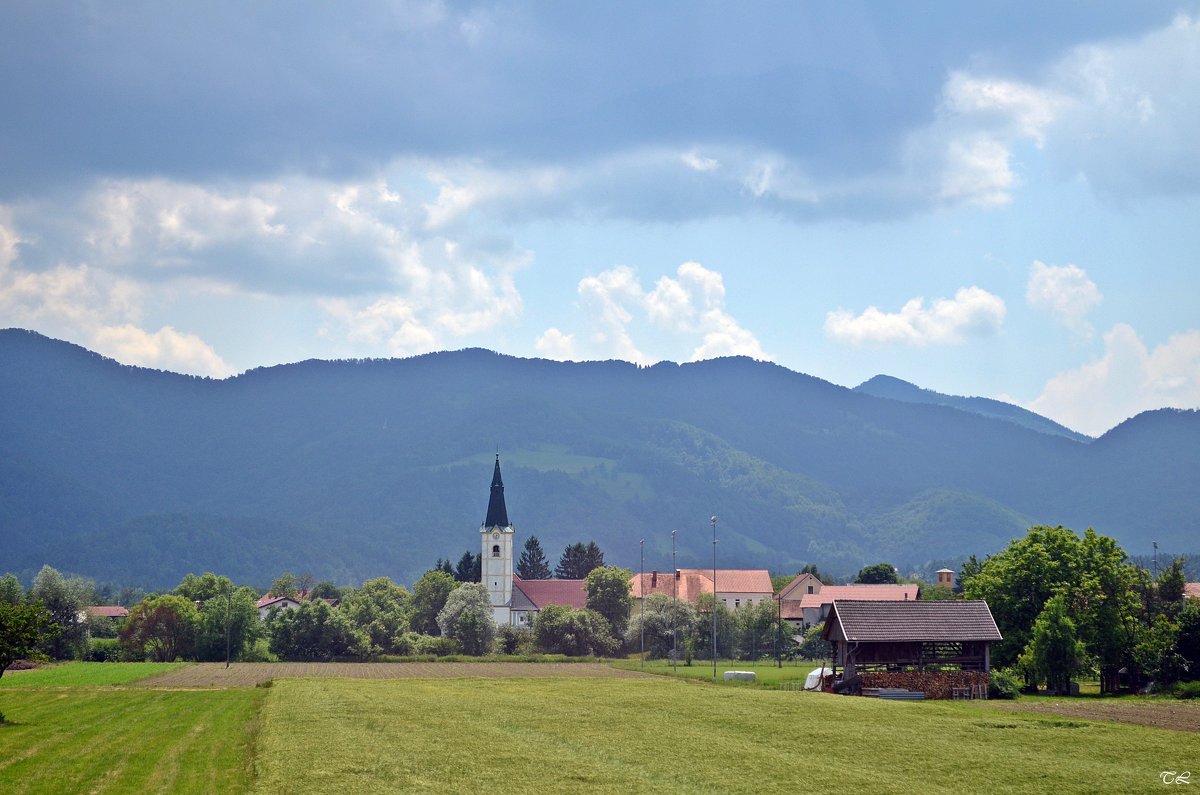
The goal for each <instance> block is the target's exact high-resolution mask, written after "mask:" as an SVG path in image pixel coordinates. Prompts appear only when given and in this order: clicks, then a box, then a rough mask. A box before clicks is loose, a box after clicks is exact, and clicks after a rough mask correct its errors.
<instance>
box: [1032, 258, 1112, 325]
mask: <svg viewBox="0 0 1200 795" xmlns="http://www.w3.org/2000/svg"><path fill="white" fill-rule="evenodd" d="M1102 299H1103V296H1101V295H1100V288H1098V287H1097V286H1096V283H1095V282H1093V281H1092V280H1091V279H1090V278H1088V275H1087V273H1086V272H1085V271H1084V270H1083V268H1081V267H1079V266H1078V265H1072V264H1067V265H1047V264H1046V263H1044V262H1042V261H1040V260H1035V261H1034V263H1033V267H1032V268H1031V269H1030V274H1029V284H1028V286H1027V287H1026V288H1025V300H1026V301H1028V302H1029V304H1030V306H1034V307H1037V308H1039V309H1045V310H1047V311H1048V312H1050V314H1051V315H1053V316H1054V318H1055V319H1056V320H1058V322H1060V323H1062V324H1063V325H1064V326H1066V327H1067V328H1069V329H1071V330H1072V331H1075V332H1076V333H1079V334H1084V335H1089V334H1091V333H1092V327H1091V325H1090V324H1089V323H1088V322H1087V321H1086V320H1085V319H1084V317H1085V316H1086V315H1087V313H1088V312H1089V311H1091V309H1092V307H1094V306H1096V305H1097V304H1099V303H1100V301H1101V300H1102Z"/></svg>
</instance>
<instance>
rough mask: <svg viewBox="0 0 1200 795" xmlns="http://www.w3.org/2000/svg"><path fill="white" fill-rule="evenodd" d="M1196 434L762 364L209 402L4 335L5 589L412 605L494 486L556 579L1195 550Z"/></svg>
mask: <svg viewBox="0 0 1200 795" xmlns="http://www.w3.org/2000/svg"><path fill="white" fill-rule="evenodd" d="M1198 432H1200V424H1198V417H1197V414H1196V413H1195V412H1166V413H1162V412H1158V413H1150V414H1147V415H1143V416H1142V417H1139V418H1135V419H1133V420H1130V421H1129V422H1127V423H1125V424H1124V425H1122V426H1120V427H1119V428H1117V429H1114V430H1113V431H1112V432H1111V433H1110V434H1107V435H1105V436H1104V437H1102V438H1101V439H1099V440H1096V441H1095V442H1093V443H1091V444H1085V443H1081V442H1078V441H1075V440H1072V439H1070V438H1066V437H1064V436H1056V435H1048V434H1046V433H1040V432H1035V431H1032V430H1030V429H1027V428H1024V427H1021V426H1019V425H1015V424H1013V423H1012V422H1009V421H1007V420H1002V419H997V418H992V417H988V416H983V415H980V414H978V413H971V412H964V411H961V410H957V409H954V408H950V407H946V406H940V405H930V404H921V403H912V402H905V401H896V400H890V399H885V398H879V397H875V396H872V395H868V394H862V393H858V392H854V391H851V390H848V389H844V388H842V387H838V386H835V385H833V384H830V383H827V382H825V381H821V380H819V379H816V378H812V377H810V376H806V375H802V374H799V373H794V372H791V371H789V370H786V369H785V368H782V367H779V366H776V365H772V364H768V363H763V362H754V361H751V360H748V359H737V358H735V359H720V360H713V361H708V362H700V363H695V364H687V365H676V364H670V363H663V364H659V365H655V366H653V367H648V368H647V367H637V366H634V365H631V364H627V363H623V362H589V363H561V362H550V361H544V360H531V359H516V358H513V357H507V356H501V355H498V354H495V353H491V352H488V351H482V350H467V351H458V352H453V353H437V354H429V355H426V356H419V357H414V358H411V359H404V360H371V361H339V362H324V361H309V362H301V363H298V364H293V365H284V366H278V367H271V368H263V369H258V370H252V371H250V372H247V373H245V374H243V375H240V376H237V377H235V378H230V379H225V380H220V381H217V380H208V379H199V378H192V377H188V376H181V375H176V374H171V373H162V372H158V371H152V370H145V369H139V368H133V367H126V366H123V365H120V364H118V363H116V362H113V361H111V360H107V359H104V358H103V357H100V356H97V355H96V354H93V353H90V352H88V351H86V350H84V349H82V348H79V347H77V346H74V345H70V344H67V343H62V342H56V341H53V340H49V339H46V338H44V337H41V336H39V335H36V334H33V333H30V332H25V331H21V330H7V331H0V545H3V549H4V553H3V559H0V569H5V570H18V571H24V570H31V569H36V568H37V567H39V566H40V565H41V564H42V563H43V562H49V563H52V564H54V565H56V566H59V567H62V568H65V569H69V570H72V571H77V572H80V573H84V574H89V575H91V576H94V577H97V578H102V579H112V578H117V577H119V578H121V579H127V580H135V581H139V582H142V583H145V584H150V585H154V584H164V585H165V584H173V583H174V582H176V581H178V579H179V578H180V577H181V576H182V574H183V573H185V572H187V571H196V570H201V569H214V570H220V571H222V572H224V573H227V574H229V575H230V576H233V577H235V579H239V580H241V581H249V582H258V583H263V584H265V583H267V582H269V581H270V579H271V578H272V577H274V576H275V575H276V574H278V573H279V572H280V571H281V570H283V569H292V570H309V571H312V572H313V573H314V574H315V575H317V576H319V577H333V578H336V579H339V580H342V581H354V580H361V579H363V578H367V577H372V576H377V575H388V576H391V577H393V578H395V579H398V580H401V581H411V580H412V579H414V578H415V577H416V576H418V575H419V574H420V573H421V571H423V570H424V569H425V568H426V567H428V566H429V565H430V564H431V562H432V561H433V559H434V558H436V557H439V556H442V557H444V556H447V555H452V556H454V557H455V558H457V556H458V555H459V554H461V552H462V551H463V550H466V549H471V550H474V549H476V547H477V544H478V534H477V531H478V527H479V523H480V521H481V520H482V518H483V514H484V511H485V509H486V505H487V494H488V484H489V482H490V476H491V462H492V460H493V456H494V454H495V452H496V451H497V450H499V452H500V453H501V459H502V465H503V471H504V478H505V483H506V486H507V492H506V496H507V498H508V506H509V515H510V517H511V518H512V519H513V521H514V522H515V523H516V525H517V529H518V532H519V533H532V534H536V535H537V536H539V538H540V539H541V540H542V544H543V547H544V548H545V549H546V550H547V553H548V554H549V555H551V556H557V554H558V552H559V551H561V549H562V548H563V546H565V545H566V544H567V543H570V542H573V541H577V540H585V541H586V540H591V539H595V540H596V541H597V542H598V543H599V544H600V545H601V547H602V548H603V549H604V550H605V551H606V553H607V556H608V559H609V560H610V561H612V562H616V563H621V564H625V565H631V564H636V562H637V551H638V541H639V540H640V539H642V538H645V539H646V550H647V566H648V567H657V568H659V569H662V568H665V567H667V566H669V565H670V531H671V530H672V529H678V530H679V534H678V538H679V549H680V557H679V562H680V564H681V565H703V564H704V563H706V562H708V561H711V553H712V544H711V535H710V532H711V528H710V526H709V524H708V518H709V516H711V515H713V514H716V515H717V516H719V522H718V530H719V534H720V543H719V545H718V552H719V556H720V559H721V562H722V565H728V566H762V567H767V568H770V569H772V570H779V571H782V570H786V569H794V568H795V567H798V566H799V565H801V564H802V563H804V562H808V561H814V562H817V563H818V564H819V565H821V567H822V570H830V569H832V570H835V571H837V570H841V571H848V570H854V569H856V568H857V567H858V566H860V565H862V563H864V562H874V561H875V560H876V559H878V558H880V557H881V556H883V557H888V558H889V559H891V560H892V561H893V562H896V563H899V564H903V563H906V562H921V561H926V560H929V559H933V558H948V557H952V556H955V555H961V554H969V553H987V552H990V551H993V550H995V549H997V548H998V547H999V546H1001V545H1002V544H1003V542H1004V541H1006V540H1007V538H1008V537H1010V536H1011V535H1014V534H1019V532H1021V530H1022V529H1023V528H1022V527H1021V526H1020V525H1022V524H1023V523H1025V522H1026V521H1036V522H1041V523H1051V524H1058V523H1062V524H1067V525H1071V526H1075V527H1085V526H1089V525H1092V526H1096V527H1097V529H1100V530H1102V531H1103V532H1107V533H1109V534H1112V535H1115V536H1116V537H1117V538H1119V539H1121V540H1122V541H1123V542H1124V543H1126V544H1127V545H1130V546H1132V547H1138V546H1140V545H1148V543H1149V539H1150V538H1152V537H1153V538H1154V539H1155V540H1158V541H1159V542H1160V544H1162V545H1163V546H1164V548H1178V549H1182V548H1186V547H1188V546H1189V545H1190V542H1191V536H1192V533H1193V532H1194V527H1195V525H1196V520H1197V518H1200V498H1197V496H1196V494H1195V492H1196V491H1197V489H1195V488H1194V472H1196V471H1197V469H1196V467H1195V464H1196V463H1200V461H1197V456H1198V451H1200V443H1198V441H1197V434H1198Z"/></svg>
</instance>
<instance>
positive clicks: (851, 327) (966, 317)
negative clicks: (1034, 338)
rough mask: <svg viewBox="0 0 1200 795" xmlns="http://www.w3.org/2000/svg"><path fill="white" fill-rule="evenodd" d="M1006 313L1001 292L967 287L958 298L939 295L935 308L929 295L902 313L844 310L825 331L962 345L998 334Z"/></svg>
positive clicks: (854, 339)
mask: <svg viewBox="0 0 1200 795" xmlns="http://www.w3.org/2000/svg"><path fill="white" fill-rule="evenodd" d="M1006 311H1007V308H1006V307H1005V305H1004V301H1003V299H1001V298H1000V297H999V296H996V295H993V294H992V293H989V292H988V291H987V290H984V289H982V288H980V287H963V288H961V289H959V290H958V292H956V293H955V294H954V298H939V299H937V300H936V301H934V302H933V303H932V304H931V305H929V306H926V305H925V299H924V298H913V299H911V300H910V301H908V302H907V303H905V304H904V306H903V307H901V308H900V311H899V312H883V311H881V310H880V309H878V308H877V307H874V306H869V307H867V308H866V309H865V310H864V311H863V312H861V313H860V314H858V315H855V314H854V313H853V312H850V311H848V310H845V309H838V310H835V311H833V312H830V313H829V314H827V315H826V316H825V333H826V334H827V335H828V336H829V337H830V338H831V339H834V340H836V341H838V342H845V343H850V344H852V345H862V344H864V343H878V344H896V343H899V344H904V345H929V344H945V343H956V342H961V341H963V340H964V339H965V338H966V337H985V336H989V335H992V334H996V333H998V332H999V331H1000V329H1001V327H1002V326H1003V325H1004V315H1005V313H1006Z"/></svg>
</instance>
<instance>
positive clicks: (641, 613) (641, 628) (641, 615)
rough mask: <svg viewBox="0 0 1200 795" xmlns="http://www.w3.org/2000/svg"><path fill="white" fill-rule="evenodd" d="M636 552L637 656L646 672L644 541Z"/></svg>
mask: <svg viewBox="0 0 1200 795" xmlns="http://www.w3.org/2000/svg"><path fill="white" fill-rule="evenodd" d="M638 552H639V553H640V554H641V564H640V566H641V569H640V570H639V571H638V578H639V579H638V591H639V593H641V595H642V601H641V604H640V605H638V633H639V635H640V636H641V638H640V643H641V650H640V652H639V655H640V657H641V660H642V670H643V671H644V670H646V539H644V538H643V539H642V540H641V541H639V542H638Z"/></svg>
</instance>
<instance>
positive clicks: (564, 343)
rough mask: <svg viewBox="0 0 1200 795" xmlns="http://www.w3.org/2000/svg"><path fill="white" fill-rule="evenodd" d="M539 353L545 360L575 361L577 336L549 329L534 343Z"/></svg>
mask: <svg viewBox="0 0 1200 795" xmlns="http://www.w3.org/2000/svg"><path fill="white" fill-rule="evenodd" d="M534 346H535V347H536V348H537V352H538V354H539V355H540V356H542V357H543V358H545V359H555V360H557V361H560V362H565V361H571V360H573V359H575V357H576V354H575V335H574V334H563V333H562V332H561V331H559V330H558V329H557V328H553V327H551V328H548V329H546V330H545V332H543V333H542V335H541V336H540V337H538V338H537V341H536V342H535V343H534Z"/></svg>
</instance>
